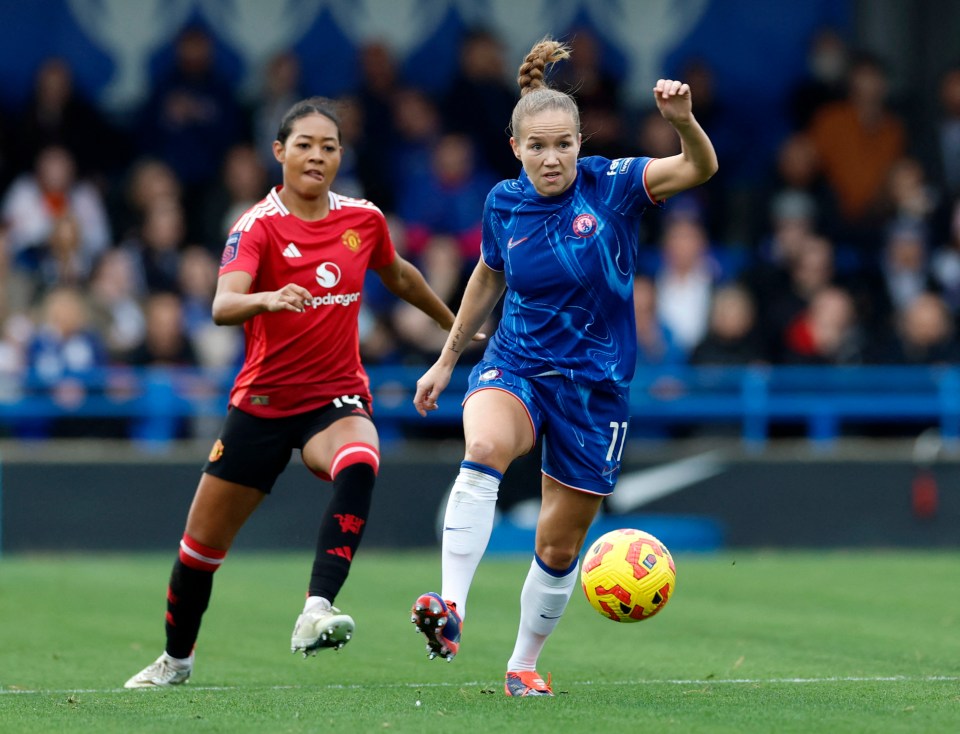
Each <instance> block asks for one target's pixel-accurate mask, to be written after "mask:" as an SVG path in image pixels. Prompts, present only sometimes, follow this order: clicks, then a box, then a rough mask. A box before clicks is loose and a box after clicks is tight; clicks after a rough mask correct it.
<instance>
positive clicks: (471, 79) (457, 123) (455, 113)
mask: <svg viewBox="0 0 960 734" xmlns="http://www.w3.org/2000/svg"><path fill="white" fill-rule="evenodd" d="M510 71H511V70H508V69H507V63H506V60H505V58H504V49H503V45H502V44H501V43H500V39H498V38H497V37H496V36H495V35H493V34H492V33H491V32H490V31H487V30H473V31H470V32H468V33H467V35H466V36H465V37H464V39H463V41H462V43H461V45H460V56H459V66H458V68H457V73H456V75H455V76H454V78H453V81H452V82H451V84H450V87H449V91H448V92H447V93H446V95H445V96H444V98H443V117H444V120H445V121H446V125H447V128H448V129H449V130H451V131H453V132H460V133H464V134H466V135H467V136H469V137H470V139H471V140H473V142H474V144H475V145H476V146H478V149H479V154H480V159H481V160H482V161H483V162H484V164H485V165H486V166H487V167H489V168H490V170H491V171H492V172H493V174H494V175H495V176H496V177H497V178H498V179H505V178H516V177H517V176H518V175H519V173H520V164H519V162H518V161H517V159H516V158H515V157H514V155H513V151H512V150H511V149H510V143H509V140H510V135H509V134H508V132H507V128H506V123H505V121H506V120H509V119H510V115H511V114H513V105H514V103H515V102H516V99H517V95H516V92H515V91H514V85H513V84H512V79H510ZM674 137H676V134H674Z"/></svg>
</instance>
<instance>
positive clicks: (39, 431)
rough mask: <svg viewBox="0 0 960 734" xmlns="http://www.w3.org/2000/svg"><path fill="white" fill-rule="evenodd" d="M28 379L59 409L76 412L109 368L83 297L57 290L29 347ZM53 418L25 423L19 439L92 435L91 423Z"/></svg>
mask: <svg viewBox="0 0 960 734" xmlns="http://www.w3.org/2000/svg"><path fill="white" fill-rule="evenodd" d="M26 363H27V375H28V379H29V382H30V385H31V386H32V388H33V389H40V390H42V391H47V392H48V393H49V395H50V397H51V399H52V400H53V402H54V403H56V405H57V406H58V407H60V408H62V409H63V410H65V411H67V412H71V411H73V410H75V409H77V408H78V407H79V406H80V405H81V404H82V403H83V402H84V401H85V400H86V399H87V396H88V394H89V393H90V391H91V390H92V389H95V388H93V386H94V385H96V384H97V382H98V379H97V378H98V375H99V372H100V370H101V369H102V368H104V367H106V366H107V358H106V350H105V349H104V345H103V342H102V340H101V339H100V337H99V335H98V334H97V332H96V331H95V329H94V328H93V324H92V321H91V318H90V311H89V308H88V305H87V302H86V300H85V299H84V297H83V294H82V293H81V292H80V291H79V290H77V289H76V288H72V287H57V288H54V289H53V290H51V291H50V292H49V293H47V295H46V296H45V297H44V299H43V303H42V304H41V307H40V321H39V323H38V324H37V328H36V331H35V332H34V333H33V335H32V336H31V338H30V341H29V342H28V344H27V347H26ZM78 420H79V419H77V420H72V419H69V418H65V419H59V420H54V419H52V418H49V417H39V416H38V417H33V418H30V419H24V420H23V422H22V423H21V424H20V425H19V426H18V433H19V435H20V436H21V437H25V438H43V437H46V436H48V435H56V436H67V435H89V433H93V432H94V430H93V425H92V422H91V421H79V423H78Z"/></svg>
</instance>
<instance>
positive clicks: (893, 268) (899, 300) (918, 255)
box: [880, 221, 937, 311]
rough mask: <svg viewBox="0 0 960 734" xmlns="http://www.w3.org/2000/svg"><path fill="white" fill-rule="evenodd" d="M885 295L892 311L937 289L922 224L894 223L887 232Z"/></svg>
mask: <svg viewBox="0 0 960 734" xmlns="http://www.w3.org/2000/svg"><path fill="white" fill-rule="evenodd" d="M880 271H881V278H882V281H883V285H884V297H885V300H886V302H887V303H888V304H889V308H890V309H891V310H892V311H902V310H903V309H905V308H907V307H908V306H909V305H910V304H911V303H912V302H913V301H914V300H915V299H916V298H917V297H918V296H919V295H921V294H922V293H926V292H927V291H934V290H936V289H937V285H936V282H935V281H934V279H933V278H932V276H931V275H930V270H929V265H928V258H927V243H926V239H925V237H924V230H923V228H922V227H920V226H919V225H917V224H916V223H914V222H911V221H898V222H894V223H893V225H892V226H891V227H890V230H889V232H888V234H887V239H886V243H885V244H884V248H883V259H882V261H881V266H880Z"/></svg>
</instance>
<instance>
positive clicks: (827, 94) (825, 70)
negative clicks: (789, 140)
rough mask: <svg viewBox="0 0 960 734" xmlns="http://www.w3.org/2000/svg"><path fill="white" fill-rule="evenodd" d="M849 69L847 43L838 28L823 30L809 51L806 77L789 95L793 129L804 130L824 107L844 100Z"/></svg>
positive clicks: (816, 35) (814, 37)
mask: <svg viewBox="0 0 960 734" xmlns="http://www.w3.org/2000/svg"><path fill="white" fill-rule="evenodd" d="M849 66H850V51H849V49H848V48H847V42H846V41H845V40H844V38H843V36H841V35H840V33H839V32H838V31H837V29H835V28H821V29H820V30H818V31H817V32H816V33H815V34H814V35H813V38H812V39H811V41H810V47H809V49H808V50H807V72H806V76H805V77H804V78H803V79H802V80H801V81H800V82H799V83H798V84H797V86H796V87H794V89H793V90H792V91H791V92H790V118H791V120H790V121H791V123H792V125H793V129H794V130H804V129H806V128H807V126H808V125H809V124H810V122H811V121H812V120H813V117H814V115H816V114H817V112H819V111H820V109H821V108H822V107H825V106H826V105H828V104H830V103H831V102H838V101H840V100H841V99H842V98H843V95H844V91H845V85H846V80H847V72H848V69H849Z"/></svg>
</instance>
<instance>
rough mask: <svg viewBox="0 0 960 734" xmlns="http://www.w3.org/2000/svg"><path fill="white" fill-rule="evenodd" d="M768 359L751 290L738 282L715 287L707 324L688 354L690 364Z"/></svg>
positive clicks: (729, 363) (764, 360)
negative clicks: (698, 341)
mask: <svg viewBox="0 0 960 734" xmlns="http://www.w3.org/2000/svg"><path fill="white" fill-rule="evenodd" d="M767 361H768V360H767V355H766V351H765V349H764V346H763V342H762V340H761V339H760V335H759V332H758V330H757V320H756V307H755V305H754V303H753V298H752V297H751V295H750V292H749V291H748V290H747V289H746V288H743V287H742V286H737V285H727V286H723V287H721V288H718V289H717V291H716V292H715V293H714V295H713V305H712V307H711V309H710V326H709V328H708V330H707V334H706V336H705V337H704V338H703V340H702V341H701V342H700V343H699V344H697V346H696V347H695V348H694V350H693V352H692V353H691V355H690V363H691V364H708V365H745V364H760V363H764V362H767Z"/></svg>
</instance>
